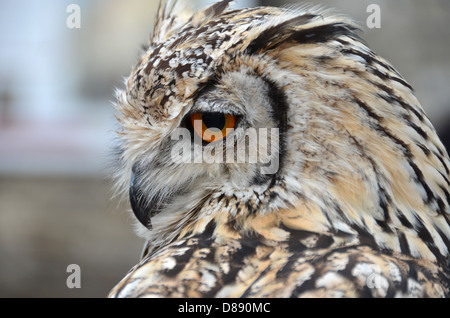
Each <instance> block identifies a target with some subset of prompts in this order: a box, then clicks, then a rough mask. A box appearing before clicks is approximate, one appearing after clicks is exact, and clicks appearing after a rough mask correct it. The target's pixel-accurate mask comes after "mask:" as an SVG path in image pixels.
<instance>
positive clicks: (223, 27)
mask: <svg viewBox="0 0 450 318" xmlns="http://www.w3.org/2000/svg"><path fill="white" fill-rule="evenodd" d="M228 3H229V1H221V2H219V3H217V4H215V5H212V6H211V7H209V8H207V9H205V10H203V11H199V12H198V13H195V14H185V12H184V11H183V12H181V11H180V12H181V13H180V12H178V11H177V8H176V7H174V8H172V9H170V10H169V9H168V8H165V7H161V8H160V10H159V13H158V18H157V21H158V22H157V24H156V25H155V30H154V34H153V37H152V40H151V43H150V45H149V47H148V50H147V51H146V52H145V53H144V54H143V55H142V58H141V60H140V62H139V63H138V64H137V65H136V67H135V68H134V70H133V72H132V73H131V75H130V76H129V78H128V79H127V80H126V89H125V90H123V91H119V92H118V94H117V97H118V103H117V109H118V120H119V123H120V125H121V130H120V131H119V137H120V146H119V159H118V160H117V161H118V166H119V169H118V173H117V176H118V177H117V179H118V183H117V185H118V188H119V189H120V190H121V191H123V192H127V191H128V193H129V199H130V203H131V207H132V210H133V212H134V214H135V216H136V217H137V220H139V223H140V225H139V228H140V233H141V235H142V236H144V237H145V238H147V239H149V240H153V241H155V242H157V243H156V244H163V242H168V241H170V240H171V239H173V238H174V237H176V236H177V235H178V234H180V233H181V232H182V231H188V229H189V226H191V225H193V224H195V223H196V221H197V220H199V219H202V218H207V217H210V216H211V215H216V214H218V213H220V214H221V215H227V216H230V217H236V218H237V217H239V216H242V215H268V214H270V213H277V211H283V210H292V211H296V212H295V214H296V215H298V217H301V218H303V219H304V221H302V224H304V226H305V230H308V231H317V232H327V233H346V235H348V236H360V235H363V236H364V237H370V238H371V240H373V241H374V242H375V244H377V245H378V246H379V247H381V248H383V249H390V250H394V251H402V250H405V246H416V247H417V248H416V249H414V250H411V248H408V253H410V254H411V255H413V256H423V257H428V258H431V259H433V258H436V255H438V256H439V257H444V255H447V247H446V244H445V240H446V239H445V238H444V237H449V236H450V233H449V229H448V226H447V225H445V222H442V218H441V219H439V218H438V219H436V218H434V217H433V216H432V214H433V213H435V214H437V215H445V214H446V213H448V205H447V204H446V203H444V200H445V197H447V201H448V177H446V175H447V176H448V166H449V164H448V159H447V156H446V153H445V149H444V148H443V146H442V144H441V143H440V141H439V138H438V137H437V136H436V134H435V131H434V129H433V127H432V125H431V123H430V122H429V120H428V119H427V117H426V115H425V113H424V111H423V109H422V108H421V106H420V104H419V102H418V101H417V99H416V98H415V97H414V95H413V94H412V92H411V87H410V86H409V85H408V83H406V82H405V80H404V79H403V78H402V77H401V75H400V74H399V73H398V72H397V71H396V70H395V69H394V68H393V67H392V66H391V65H390V64H389V63H388V62H387V61H385V60H384V59H382V58H381V57H379V56H377V55H376V54H375V53H374V52H373V51H372V50H370V49H369V48H368V47H367V46H366V45H365V44H363V42H362V41H361V40H360V39H359V37H358V36H357V35H356V33H355V31H356V29H357V28H356V27H355V25H354V24H353V23H352V22H351V21H349V20H348V19H346V18H343V17H341V16H337V15H333V14H331V13H329V12H326V11H325V12H324V11H320V12H319V11H318V10H316V9H286V8H284V9H282V8H266V7H261V8H251V9H244V10H236V11H229V10H227V6H228ZM447 203H448V202H447ZM299 209H301V210H299ZM430 211H434V212H433V213H430ZM447 222H448V221H447ZM306 224H307V226H306ZM302 226H303V225H302ZM424 229H426V233H428V234H424V233H425V232H424ZM418 233H421V234H420V235H419V234H418ZM424 235H425V236H427V237H433V238H434V242H433V243H427V245H424V244H423V243H417V244H415V243H414V240H416V239H417V238H418V237H420V236H424ZM447 240H448V239H447ZM413 243H414V244H413Z"/></svg>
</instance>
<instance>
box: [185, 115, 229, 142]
mask: <svg viewBox="0 0 450 318" xmlns="http://www.w3.org/2000/svg"><path fill="white" fill-rule="evenodd" d="M236 119H237V116H235V115H230V114H223V113H194V114H191V124H192V127H194V131H195V133H196V134H197V135H199V136H200V137H201V138H202V139H203V141H205V142H213V141H218V140H221V139H223V138H225V136H226V135H228V134H229V133H230V132H231V130H232V129H233V128H234V127H235V125H236Z"/></svg>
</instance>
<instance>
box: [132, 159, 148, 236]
mask: <svg viewBox="0 0 450 318" xmlns="http://www.w3.org/2000/svg"><path fill="white" fill-rule="evenodd" d="M136 173H137V172H136V167H135V166H133V174H132V176H131V182H130V191H129V194H130V204H131V208H132V209H133V213H134V215H135V216H136V218H137V219H138V220H139V222H141V224H142V225H144V226H145V227H146V228H148V229H149V230H151V229H152V223H151V222H150V214H151V213H150V211H149V209H148V207H149V206H148V205H147V204H146V203H145V201H146V199H145V197H144V195H143V194H142V191H141V190H140V189H139V186H138V182H137V175H136Z"/></svg>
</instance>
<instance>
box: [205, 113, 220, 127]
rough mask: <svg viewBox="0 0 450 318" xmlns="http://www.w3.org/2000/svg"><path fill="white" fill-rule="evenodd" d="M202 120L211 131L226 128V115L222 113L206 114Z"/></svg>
mask: <svg viewBox="0 0 450 318" xmlns="http://www.w3.org/2000/svg"><path fill="white" fill-rule="evenodd" d="M202 120H203V123H204V124H205V126H206V127H207V128H209V129H211V128H216V129H218V130H222V128H223V127H224V126H225V115H224V114H221V113H204V114H203V115H202Z"/></svg>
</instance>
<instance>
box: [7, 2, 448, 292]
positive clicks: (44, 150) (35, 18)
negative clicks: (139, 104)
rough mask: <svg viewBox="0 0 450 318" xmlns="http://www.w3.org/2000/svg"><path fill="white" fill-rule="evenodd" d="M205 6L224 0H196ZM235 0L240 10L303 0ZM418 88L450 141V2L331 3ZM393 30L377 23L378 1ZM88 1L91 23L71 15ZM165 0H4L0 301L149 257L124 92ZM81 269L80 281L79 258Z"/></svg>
mask: <svg viewBox="0 0 450 318" xmlns="http://www.w3.org/2000/svg"><path fill="white" fill-rule="evenodd" d="M189 2H190V3H192V4H193V5H195V7H197V8H198V7H202V6H204V5H207V4H209V3H212V2H214V1H199V0H198V1H189ZM295 3H296V2H295V0H292V1H275V0H259V1H257V0H246V1H243V0H241V1H239V0H237V1H235V4H234V7H235V8H238V7H245V6H256V5H276V6H278V5H285V4H295ZM308 3H314V4H316V3H317V4H323V5H326V6H331V7H335V8H337V9H338V10H339V11H341V12H343V13H346V14H347V15H349V16H351V17H353V18H354V19H356V20H357V21H358V22H359V23H360V25H362V26H363V29H364V31H365V34H364V35H363V37H364V38H365V39H366V40H367V42H368V43H369V46H370V47H371V48H372V49H374V50H375V51H376V52H377V53H378V54H380V55H381V56H383V57H385V58H386V59H388V60H389V61H390V62H392V64H393V65H394V67H395V68H396V69H397V70H398V71H399V72H400V73H401V74H403V76H404V77H405V78H406V79H407V81H408V82H409V83H410V84H411V85H412V86H413V87H414V88H415V90H416V95H417V96H418V98H419V100H420V101H421V102H422V104H423V106H424V108H425V110H426V112H427V113H428V115H429V117H430V118H431V120H432V122H433V123H434V124H435V126H436V128H437V130H438V132H439V134H440V135H441V136H442V138H443V139H446V142H447V143H448V139H449V138H450V133H449V128H450V127H449V126H450V125H449V123H450V89H449V88H450V59H449V58H448V52H449V50H450V27H449V23H450V1H448V0H429V1H420V0H397V1H389V0H370V1H364V0H335V1H332V0H320V1H308ZM372 3H374V4H378V5H379V6H380V9H381V28H379V29H377V28H376V29H369V28H367V27H366V19H367V17H368V16H369V14H370V13H367V11H366V10H367V6H368V5H369V4H372ZM70 4H77V5H78V6H79V8H80V13H81V15H80V17H81V20H80V21H81V25H80V28H73V29H70V28H68V27H67V24H66V20H67V19H68V17H69V16H70V15H71V13H72V12H73V11H70V12H66V10H67V8H68V6H69V5H70ZM157 5H158V1H156V0H151V1H150V0H89V1H88V0H85V1H81V0H79V1H76V0H72V1H65V0H39V1H38V0H15V1H13V0H0V297H104V296H106V295H107V293H108V291H109V290H110V289H111V288H112V287H113V286H114V284H116V283H117V282H118V281H119V280H120V279H121V278H122V277H123V275H124V274H125V273H126V272H127V271H128V270H129V269H130V268H131V267H132V266H133V265H134V264H135V263H136V262H137V261H138V259H139V256H140V252H141V248H142V245H143V241H142V240H141V239H139V238H138V237H137V236H136V235H135V234H134V232H133V227H132V222H131V217H130V216H129V214H128V212H127V210H128V206H127V202H119V201H118V200H116V199H111V196H112V191H111V183H110V181H109V180H108V173H107V171H108V158H109V155H108V151H109V150H110V148H111V145H112V139H113V138H114V130H115V121H114V116H113V107H112V104H111V101H112V100H113V99H114V89H115V88H116V87H122V82H123V78H124V77H125V76H126V75H128V73H129V72H130V71H131V69H132V66H133V65H134V64H135V63H136V62H137V58H138V56H139V54H140V50H141V46H142V45H143V44H145V43H146V42H147V39H148V36H149V34H150V32H151V28H152V25H153V17H154V15H155V10H156V8H157ZM70 264H77V265H79V266H80V268H81V288H74V289H70V288H68V287H67V285H66V280H67V278H68V276H69V275H70V273H67V272H66V269H67V266H68V265H70Z"/></svg>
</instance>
